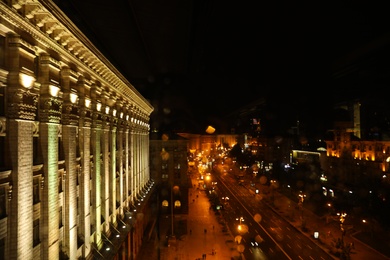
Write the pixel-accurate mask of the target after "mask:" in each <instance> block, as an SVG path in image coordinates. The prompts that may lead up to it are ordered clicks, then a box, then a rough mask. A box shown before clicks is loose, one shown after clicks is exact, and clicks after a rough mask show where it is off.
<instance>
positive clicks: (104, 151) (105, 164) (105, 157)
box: [101, 124, 110, 234]
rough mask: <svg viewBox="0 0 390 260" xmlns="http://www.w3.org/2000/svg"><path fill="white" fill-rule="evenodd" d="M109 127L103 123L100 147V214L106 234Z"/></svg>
mask: <svg viewBox="0 0 390 260" xmlns="http://www.w3.org/2000/svg"><path fill="white" fill-rule="evenodd" d="M109 144H110V127H109V125H108V124H105V125H104V128H103V133H102V137H101V145H102V146H101V148H102V160H103V161H102V173H101V175H102V187H101V193H102V214H103V217H104V220H105V225H104V226H103V232H104V233H105V234H108V233H109V231H110V181H109V180H110V156H109V155H110V152H109Z"/></svg>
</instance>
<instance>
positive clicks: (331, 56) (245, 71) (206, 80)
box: [56, 0, 390, 118]
mask: <svg viewBox="0 0 390 260" xmlns="http://www.w3.org/2000/svg"><path fill="white" fill-rule="evenodd" d="M56 2H57V3H58V5H59V6H60V8H62V9H63V10H64V12H65V13H67V15H68V16H69V17H70V18H71V19H72V21H74V23H75V24H76V25H78V26H79V28H80V29H81V30H82V31H83V32H84V33H85V34H86V35H87V36H88V38H90V39H91V41H92V42H94V43H95V45H96V46H97V47H98V48H99V49H100V50H101V51H102V53H103V54H104V55H105V56H106V57H107V58H108V59H109V60H110V61H111V62H112V63H113V64H114V65H115V66H116V67H117V68H118V69H119V71H121V72H122V74H123V75H124V76H125V77H126V78H128V79H129V81H130V82H131V83H132V84H133V85H134V86H135V87H136V88H137V89H138V90H139V91H140V93H141V94H142V95H143V96H144V97H145V98H147V99H149V100H150V101H151V103H152V105H153V106H155V109H156V113H163V114H165V115H166V114H169V113H173V112H172V111H178V112H176V113H181V114H187V115H188V116H187V118H189V117H192V116H193V117H194V118H216V117H221V116H222V115H225V114H226V113H228V112H230V111H232V110H234V109H236V108H238V107H240V106H243V105H246V104H247V103H248V102H251V101H253V100H257V99H259V98H261V97H266V98H267V100H269V102H272V105H273V106H274V107H283V108H280V109H285V108H287V109H291V108H292V107H296V108H297V109H298V110H300V112H298V113H309V111H317V110H318V109H320V108H321V107H323V106H324V104H328V103H329V101H330V100H333V99H334V98H337V97H338V96H339V95H346V94H344V93H349V92H350V91H351V89H354V90H356V89H357V90H358V91H360V88H359V86H354V84H355V83H345V82H343V83H340V81H339V80H338V81H337V82H335V75H338V74H336V72H340V71H341V73H340V75H344V74H345V72H346V71H351V69H352V71H353V68H354V65H353V64H356V63H359V62H360V60H361V59H367V57H369V56H370V55H371V53H373V52H375V50H377V49H378V48H380V47H381V46H389V44H388V43H389V39H390V37H389V35H388V32H389V29H388V28H389V27H388V25H389V24H390V23H389V22H390V16H389V15H388V14H387V8H386V5H385V1H375V0H374V1H344V0H337V1H336V0H334V1H298V2H297V1H260V2H259V1H244V2H240V3H238V2H237V1H220V0H200V1H199V0H194V1H188V0H165V1H132V0H121V1H103V0H84V1H78V0H67V1H56ZM351 64H352V65H351ZM371 87H372V86H371ZM361 90H362V91H364V90H363V89H361ZM347 96H348V95H347ZM308 106H312V107H311V109H307V107H308ZM313 106H314V107H313ZM163 111H165V112H163Z"/></svg>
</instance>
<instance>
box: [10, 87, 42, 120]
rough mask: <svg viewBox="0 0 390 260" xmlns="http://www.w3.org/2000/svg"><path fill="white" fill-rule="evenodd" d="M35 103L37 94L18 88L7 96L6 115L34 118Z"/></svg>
mask: <svg viewBox="0 0 390 260" xmlns="http://www.w3.org/2000/svg"><path fill="white" fill-rule="evenodd" d="M37 104H38V94H34V93H32V92H31V91H29V90H22V89H18V90H16V91H15V92H14V93H13V94H12V95H11V96H10V98H9V102H8V107H7V116H8V117H9V118H12V119H25V120H34V119H35V117H36V113H37Z"/></svg>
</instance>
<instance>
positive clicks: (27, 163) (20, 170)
mask: <svg viewBox="0 0 390 260" xmlns="http://www.w3.org/2000/svg"><path fill="white" fill-rule="evenodd" d="M7 44H8V55H7V58H8V63H9V73H8V79H7V82H8V86H7V88H6V91H7V95H6V97H7V108H6V109H7V111H6V113H7V117H8V120H7V136H8V140H9V143H8V145H9V146H8V148H9V151H10V158H11V167H12V173H11V182H10V185H12V197H11V200H10V202H9V206H10V208H9V214H8V231H9V233H8V235H7V236H8V238H7V239H9V241H8V258H9V259H21V260H23V259H33V250H32V248H33V220H34V218H33V128H34V120H35V117H36V112H37V105H38V94H37V93H35V90H34V85H22V83H21V77H22V75H27V76H29V77H31V78H32V79H33V81H35V75H34V73H33V69H31V70H26V71H23V74H22V71H21V66H20V59H21V52H22V50H21V43H20V37H19V36H18V35H14V34H8V35H7ZM36 92H37V91H36ZM6 251H7V250H6Z"/></svg>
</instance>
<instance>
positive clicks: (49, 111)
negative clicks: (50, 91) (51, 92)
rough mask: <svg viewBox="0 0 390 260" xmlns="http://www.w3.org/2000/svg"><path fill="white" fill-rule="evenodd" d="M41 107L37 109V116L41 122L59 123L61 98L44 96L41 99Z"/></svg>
mask: <svg viewBox="0 0 390 260" xmlns="http://www.w3.org/2000/svg"><path fill="white" fill-rule="evenodd" d="M41 103H42V109H41V110H40V111H39V118H40V121H42V122H48V123H57V124H58V123H60V121H61V111H62V100H60V99H58V98H53V97H49V98H45V100H41Z"/></svg>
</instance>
